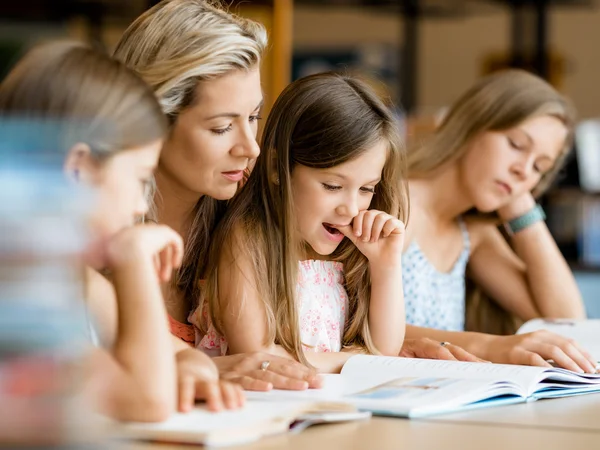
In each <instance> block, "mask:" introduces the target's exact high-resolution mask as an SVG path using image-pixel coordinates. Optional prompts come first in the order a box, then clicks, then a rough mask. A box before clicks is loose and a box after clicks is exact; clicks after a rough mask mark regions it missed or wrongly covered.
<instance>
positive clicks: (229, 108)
mask: <svg viewBox="0 0 600 450" xmlns="http://www.w3.org/2000/svg"><path fill="white" fill-rule="evenodd" d="M266 45H267V36H266V32H265V29H264V27H263V26H262V25H260V24H258V23H256V22H254V21H251V20H247V19H243V18H241V17H238V16H235V15H233V14H231V13H229V12H226V11H225V10H223V9H221V8H220V7H219V5H218V3H217V2H208V1H205V0H165V1H162V2H160V3H158V4H157V5H156V6H154V7H153V8H151V9H150V10H148V11H147V12H146V13H144V14H143V15H142V16H140V17H139V18H138V19H136V20H135V21H134V23H133V24H131V26H130V27H129V28H128V29H127V30H126V31H125V33H124V35H123V36H122V38H121V40H120V41H119V43H118V45H117V48H116V50H115V56H116V57H117V58H118V59H120V60H122V61H123V62H125V63H126V64H127V66H129V67H130V68H132V69H133V70H134V71H136V72H137V73H138V74H139V75H140V76H141V77H142V78H143V79H144V80H145V81H146V82H147V83H148V84H149V85H150V87H151V88H152V89H153V90H154V92H155V94H156V96H157V97H158V100H159V102H160V104H161V106H162V109H163V111H164V113H165V114H166V115H167V117H168V119H169V125H170V129H169V135H168V138H167V140H166V142H165V144H164V147H163V150H162V153H161V157H160V160H159V163H158V168H157V171H156V176H155V179H156V193H155V195H154V203H155V205H154V209H155V210H154V214H151V215H149V216H148V218H149V219H150V220H153V221H156V222H158V223H160V224H166V225H168V226H170V227H172V228H173V229H175V230H176V231H177V232H179V233H180V234H181V235H182V236H183V239H184V243H185V256H184V259H183V263H182V266H181V268H180V269H179V271H178V272H177V274H176V276H175V277H174V280H173V281H174V282H172V283H171V284H169V285H168V286H167V288H166V289H165V290H164V295H165V301H166V307H167V312H168V314H169V318H170V321H171V331H172V332H173V333H174V334H175V335H176V336H177V337H178V338H179V339H176V345H177V348H178V350H180V351H178V353H177V358H178V364H179V371H178V373H179V374H180V379H179V382H180V392H181V394H180V408H181V409H187V408H189V407H191V404H192V401H193V396H194V384H195V380H199V379H200V380H201V379H205V378H206V377H209V378H211V379H212V378H215V377H217V376H219V374H220V375H221V377H225V378H227V379H229V380H233V381H236V382H238V383H240V384H241V385H242V386H243V387H244V388H246V389H261V390H263V389H271V388H272V387H278V388H286V389H306V388H308V387H309V386H311V387H314V386H318V385H319V383H320V380H319V378H318V377H316V375H315V373H314V371H311V370H309V369H307V368H306V367H304V366H302V365H301V364H298V363H296V362H294V361H290V360H288V359H285V358H278V357H276V356H274V355H266V354H263V353H260V352H257V353H252V354H244V355H234V356H224V357H219V358H214V359H213V361H214V363H215V364H216V367H214V366H213V370H212V371H209V372H207V371H205V370H204V369H203V367H205V366H204V365H203V364H204V362H205V361H206V360H209V358H208V357H207V356H206V355H204V354H203V353H202V352H200V351H197V350H195V349H193V348H191V347H190V346H189V345H188V344H193V343H194V339H195V333H194V328H193V327H192V325H190V323H189V322H188V315H189V314H190V312H191V310H192V305H194V304H195V303H197V300H198V297H199V295H200V286H201V283H202V280H203V278H204V276H205V272H206V262H207V252H208V246H209V243H210V239H211V234H212V232H213V230H214V227H215V225H216V223H217V222H218V220H219V219H220V217H221V215H222V213H223V211H224V208H225V201H226V200H228V199H230V198H232V197H233V195H234V194H235V193H236V191H237V190H238V186H239V183H240V182H241V181H242V178H243V177H244V176H245V171H246V170H247V169H248V166H249V164H250V162H251V161H252V160H254V159H255V158H256V157H257V156H258V154H259V148H258V144H257V143H256V133H257V122H258V120H259V119H260V109H261V106H262V102H263V96H262V89H261V85H260V71H259V69H260V62H261V58H262V56H263V53H264V51H265V47H266ZM184 341H186V342H187V343H186V342H184ZM261 367H262V368H263V369H267V370H261Z"/></svg>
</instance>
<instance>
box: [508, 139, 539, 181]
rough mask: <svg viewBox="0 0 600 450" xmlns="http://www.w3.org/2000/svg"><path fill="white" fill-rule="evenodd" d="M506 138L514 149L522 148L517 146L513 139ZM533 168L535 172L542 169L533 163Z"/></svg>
mask: <svg viewBox="0 0 600 450" xmlns="http://www.w3.org/2000/svg"><path fill="white" fill-rule="evenodd" d="M507 139H508V143H509V144H510V146H511V147H512V148H514V149H515V150H522V148H521V147H519V146H518V145H517V144H515V142H514V141H513V140H512V139H511V138H507ZM533 170H535V171H536V172H537V173H540V174H541V173H542V172H543V171H542V170H541V169H540V168H539V167H538V166H536V165H535V164H534V165H533Z"/></svg>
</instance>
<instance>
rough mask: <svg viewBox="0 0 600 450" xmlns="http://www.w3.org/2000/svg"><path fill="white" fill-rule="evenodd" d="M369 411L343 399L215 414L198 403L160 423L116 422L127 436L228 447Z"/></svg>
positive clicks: (252, 404) (257, 404)
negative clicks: (361, 409)
mask: <svg viewBox="0 0 600 450" xmlns="http://www.w3.org/2000/svg"><path fill="white" fill-rule="evenodd" d="M370 416H371V414H370V413H368V412H359V411H358V410H357V409H356V407H354V406H353V405H350V404H347V403H340V402H333V403H328V402H297V401H292V402H261V401H247V402H246V405H245V406H244V408H242V409H240V410H236V411H221V412H218V413H213V412H210V411H208V410H207V409H205V408H204V407H202V406H197V407H196V408H194V409H193V410H192V411H190V412H189V413H185V414H182V413H176V414H174V415H173V416H172V417H171V418H170V419H168V420H167V421H165V422H161V423H137V422H129V423H124V424H117V425H116V427H117V434H118V436H119V437H122V438H125V439H139V440H146V441H162V442H173V443H183V444H202V445H204V446H208V447H225V446H231V445H239V444H247V443H249V442H253V441H256V440H258V439H260V438H263V437H266V436H271V435H275V434H281V433H286V432H299V431H301V430H303V429H305V428H307V427H308V426H310V425H316V424H324V423H338V422H347V421H351V420H362V419H367V418H369V417H370Z"/></svg>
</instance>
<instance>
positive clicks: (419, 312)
mask: <svg viewBox="0 0 600 450" xmlns="http://www.w3.org/2000/svg"><path fill="white" fill-rule="evenodd" d="M458 224H459V226H460V229H461V233H462V236H463V249H462V251H461V253H460V256H459V257H458V259H457V260H456V262H455V263H454V266H453V267H452V269H451V270H450V271H449V272H440V271H438V270H437V269H436V268H435V267H433V265H432V264H431V263H430V262H429V260H428V259H427V257H426V256H425V255H424V254H423V252H422V251H421V249H420V248H419V244H417V242H416V241H413V242H411V244H410V245H409V247H408V249H407V250H406V252H404V254H403V255H402V282H403V284H404V301H405V305H406V306H405V307H406V323H407V324H408V325H415V326H419V327H426V328H436V329H439V330H449V331H463V330H464V328H465V271H466V268H467V263H468V261H469V255H470V252H471V242H470V239H469V232H468V231H467V227H466V225H465V223H464V221H463V220H462V219H459V221H458Z"/></svg>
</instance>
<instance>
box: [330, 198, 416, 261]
mask: <svg viewBox="0 0 600 450" xmlns="http://www.w3.org/2000/svg"><path fill="white" fill-rule="evenodd" d="M336 228H337V229H338V230H339V231H340V232H342V233H343V234H344V236H346V237H347V238H348V239H350V240H351V241H352V242H353V243H354V245H356V247H357V248H358V249H359V250H360V251H361V253H362V254H363V255H365V256H366V257H367V259H368V260H369V263H371V264H374V265H377V266H378V267H382V268H384V267H389V266H396V265H398V264H400V263H401V260H402V248H403V246H404V231H405V227H404V223H403V222H402V221H401V220H399V219H397V218H395V217H393V216H391V215H389V214H387V213H384V212H382V211H377V210H375V209H370V210H366V211H361V212H360V213H359V214H358V215H357V216H356V217H355V218H354V219H353V221H352V225H346V226H342V227H336Z"/></svg>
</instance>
